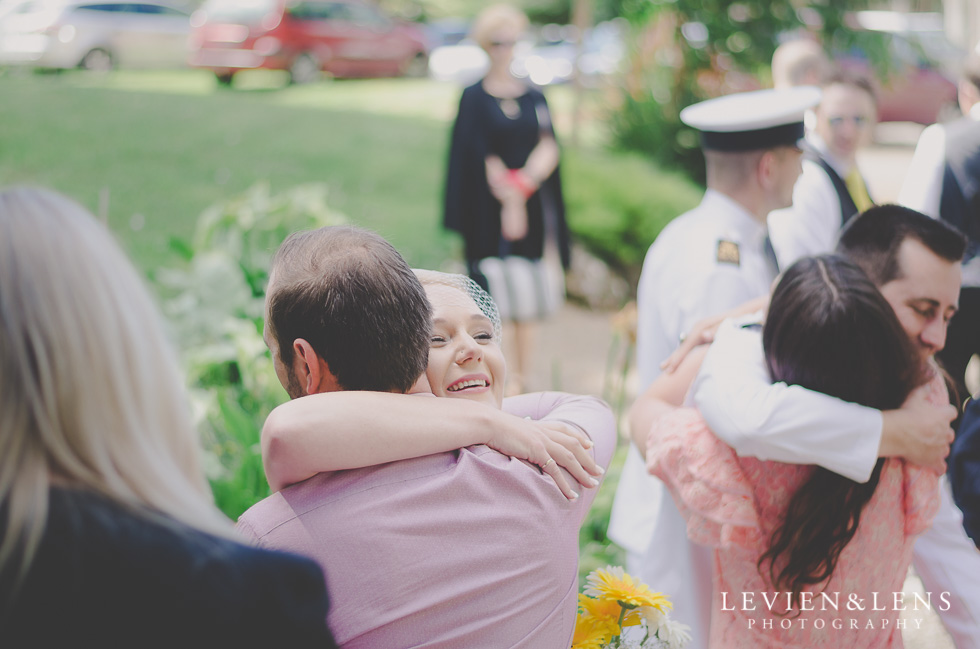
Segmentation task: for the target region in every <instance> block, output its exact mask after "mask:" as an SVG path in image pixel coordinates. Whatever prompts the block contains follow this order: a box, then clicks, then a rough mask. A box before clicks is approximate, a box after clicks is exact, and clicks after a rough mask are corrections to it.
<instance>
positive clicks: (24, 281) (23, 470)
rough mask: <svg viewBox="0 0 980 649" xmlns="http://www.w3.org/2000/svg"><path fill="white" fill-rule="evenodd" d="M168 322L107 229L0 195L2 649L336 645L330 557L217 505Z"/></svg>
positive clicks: (42, 201)
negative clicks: (241, 528) (230, 516)
mask: <svg viewBox="0 0 980 649" xmlns="http://www.w3.org/2000/svg"><path fill="white" fill-rule="evenodd" d="M182 386H183V382H182V380H181V377H180V375H179V373H178V369H177V364H176V362H175V356H174V354H173V352H172V350H171V348H170V345H169V344H168V341H167V339H166V337H165V335H164V332H163V328H162V324H161V321H160V318H159V314H158V312H157V310H156V309H155V307H154V305H153V303H152V300H151V298H150V296H149V294H148V292H147V291H146V289H145V288H144V286H143V285H142V282H141V280H140V278H139V276H138V275H137V273H136V271H135V270H134V269H133V267H132V265H131V264H130V263H129V261H128V260H127V259H126V258H125V256H124V255H123V253H122V252H121V251H120V249H119V248H118V246H117V245H116V243H115V242H114V241H113V239H112V237H111V235H110V234H109V233H108V231H107V230H106V229H105V228H104V227H103V226H102V225H101V224H99V223H98V222H97V221H96V220H95V219H94V218H92V216H91V215H90V214H89V213H88V212H87V211H86V210H85V209H83V208H82V207H81V206H79V205H77V204H76V203H74V202H72V201H70V200H68V199H66V198H65V197H63V196H61V195H59V194H56V193H54V192H51V191H47V190H43V189H31V188H16V189H9V190H6V191H3V192H0V638H3V644H4V646H11V647H20V646H38V647H41V646H45V647H47V646H73V645H87V644H91V643H92V642H98V644H99V646H101V647H116V646H127V647H128V646H148V645H150V646H158V645H159V646H186V645H187V644H188V643H192V644H198V645H201V646H206V645H215V646H236V645H237V646H260V645H261V646H269V643H271V642H276V643H277V644H283V645H288V646H292V647H297V646H302V647H306V646H318V647H333V646H336V645H335V643H334V641H333V638H332V637H331V634H330V632H329V630H328V629H327V628H326V625H325V622H324V620H325V618H326V613H327V599H326V592H325V586H324V579H323V575H322V573H321V571H320V570H319V569H318V567H317V566H316V565H315V564H313V563H312V562H309V561H307V560H305V559H301V558H299V557H296V556H294V555H290V554H285V553H274V552H270V551H265V550H259V549H256V548H252V547H250V546H247V545H244V544H242V543H241V542H238V541H236V540H235V539H236V535H235V532H234V530H233V528H232V526H231V523H230V521H228V520H227V519H226V518H225V517H224V516H223V515H222V514H221V513H220V512H219V511H218V509H217V508H216V507H215V506H214V504H213V503H212V499H211V493H210V490H209V487H208V483H207V481H206V480H205V477H204V474H203V471H202V468H201V464H200V460H199V457H198V454H199V449H198V446H197V439H196V436H195V433H194V430H193V428H192V426H191V422H190V416H189V412H188V404H187V401H186V395H185V393H184V391H183V387H182Z"/></svg>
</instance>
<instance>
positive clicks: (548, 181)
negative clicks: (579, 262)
mask: <svg viewBox="0 0 980 649" xmlns="http://www.w3.org/2000/svg"><path fill="white" fill-rule="evenodd" d="M526 28H527V18H526V17H525V16H524V14H522V13H521V12H520V11H518V10H517V9H514V8H513V7H511V6H509V5H494V6H491V7H488V8H486V9H484V10H483V12H481V14H480V15H479V16H478V17H477V19H476V22H475V23H474V26H473V31H472V36H473V38H474V40H476V42H477V43H478V44H479V45H480V46H481V47H483V49H484V50H486V52H487V55H488V56H489V60H490V67H489V70H488V71H487V74H486V76H485V77H484V78H483V79H482V80H481V81H479V82H478V83H476V84H474V85H472V86H470V87H468V88H466V89H465V90H464V91H463V95H462V98H461V99H460V102H459V113H458V115H457V118H456V123H455V126H454V127H453V135H452V146H451V149H450V154H449V167H448V174H447V181H446V202H445V213H444V225H445V227H447V228H449V229H452V230H456V231H458V232H459V233H460V234H461V235H462V236H463V240H464V245H465V255H466V262H467V267H468V272H469V274H470V276H471V277H472V278H473V279H474V280H475V281H476V282H477V283H479V284H480V285H482V286H483V287H484V288H486V289H487V290H489V292H490V294H491V295H492V296H493V298H494V300H495V301H496V302H497V305H498V307H499V308H500V311H501V317H502V318H503V320H504V321H505V322H507V323H509V328H510V333H511V335H510V336H505V338H509V339H511V340H513V341H514V343H513V345H514V347H513V352H514V353H513V356H512V358H513V360H514V365H515V367H512V368H511V371H510V374H511V377H512V378H511V391H512V392H520V391H523V389H524V387H525V386H524V385H523V380H524V379H525V378H526V376H527V374H528V372H529V370H530V356H531V348H532V327H531V325H532V323H533V322H534V321H535V320H539V319H541V318H543V317H545V316H547V315H549V314H550V313H552V312H553V311H555V310H556V309H557V308H558V307H559V306H560V304H561V301H562V300H563V299H564V281H563V274H562V269H563V268H567V267H568V262H569V237H568V227H567V225H566V223H565V207H564V203H563V201H562V194H561V181H560V179H559V172H558V158H559V152H558V144H557V143H556V141H555V133H554V128H553V126H552V123H551V115H550V113H549V111H548V104H547V102H546V101H545V98H544V95H543V94H542V93H541V91H540V90H538V89H537V88H533V87H531V86H529V85H528V84H527V82H525V81H524V80H521V79H518V78H517V77H515V76H514V75H513V74H512V72H511V63H512V61H513V55H514V46H515V44H516V43H517V40H518V39H519V38H520V36H521V35H522V34H523V32H524V30H525V29H526ZM551 260H554V263H553V264H549V263H547V262H549V261H551Z"/></svg>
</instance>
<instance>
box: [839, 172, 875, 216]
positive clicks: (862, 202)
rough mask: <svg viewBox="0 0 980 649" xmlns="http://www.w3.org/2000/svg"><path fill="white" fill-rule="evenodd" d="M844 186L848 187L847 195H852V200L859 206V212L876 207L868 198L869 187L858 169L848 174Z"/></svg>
mask: <svg viewBox="0 0 980 649" xmlns="http://www.w3.org/2000/svg"><path fill="white" fill-rule="evenodd" d="M844 184H845V185H847V193H848V194H850V195H851V200H853V201H854V204H855V205H856V206H857V208H858V212H863V211H864V210H866V209H868V208H869V207H871V206H872V205H874V201H872V200H871V197H870V196H868V187H867V185H865V184H864V178H862V177H861V173H860V172H859V171H858V169H857V167H854V168H853V169H851V173H849V174H847V178H845V179H844Z"/></svg>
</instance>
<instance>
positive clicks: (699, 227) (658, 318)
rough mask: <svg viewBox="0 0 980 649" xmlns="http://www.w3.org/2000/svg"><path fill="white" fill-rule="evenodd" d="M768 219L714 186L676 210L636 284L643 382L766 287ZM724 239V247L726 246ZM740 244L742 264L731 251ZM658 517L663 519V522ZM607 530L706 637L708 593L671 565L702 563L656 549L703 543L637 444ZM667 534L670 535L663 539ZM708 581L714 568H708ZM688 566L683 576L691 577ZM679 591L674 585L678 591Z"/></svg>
mask: <svg viewBox="0 0 980 649" xmlns="http://www.w3.org/2000/svg"><path fill="white" fill-rule="evenodd" d="M765 239H766V226H765V224H764V223H762V222H760V221H759V220H758V219H756V218H754V217H753V216H752V215H751V214H749V213H748V212H747V211H746V210H745V209H744V208H743V207H742V206H741V205H739V204H738V203H737V202H735V201H734V200H732V199H731V198H729V197H728V196H726V195H724V194H721V193H720V192H717V191H714V190H711V189H709V190H708V191H707V192H706V193H705V195H704V198H703V199H702V201H701V204H700V205H698V207H696V208H695V209H693V210H691V211H690V212H686V213H684V214H682V215H681V216H679V217H677V218H676V219H674V220H673V221H672V222H671V223H670V224H668V225H667V227H666V228H664V230H663V232H661V233H660V235H659V236H658V237H657V239H656V241H655V242H654V243H653V245H652V246H651V247H650V250H649V252H648V253H647V256H646V259H645V260H644V263H643V271H642V273H641V275H640V281H639V286H638V289H637V309H638V316H637V367H638V370H639V374H640V387H641V389H646V387H647V386H649V385H650V384H651V383H652V382H653V381H654V379H656V378H657V376H659V375H660V367H659V365H660V362H661V361H663V360H664V359H665V358H666V357H667V356H668V355H669V354H670V353H671V352H672V351H673V350H674V349H675V348H676V347H677V344H678V342H679V338H680V334H681V333H683V332H685V331H687V329H688V328H690V327H691V326H692V325H693V324H694V323H696V322H697V321H698V320H701V319H702V318H704V317H707V316H709V315H713V314H715V313H720V312H722V311H726V310H728V309H731V308H734V307H736V306H738V305H740V304H742V303H743V302H746V301H748V300H751V299H754V298H758V297H760V296H762V295H766V294H768V293H769V288H770V284H771V282H772V280H773V279H774V273H773V271H772V269H771V268H770V266H769V263H768V262H767V260H766V257H765V251H764V250H765ZM719 245H721V246H722V247H723V249H724V251H725V254H722V255H719ZM735 249H737V252H738V261H737V263H734V262H731V261H721V260H720V258H722V259H731V252H732V251H733V250H735ZM658 517H661V520H659V521H658ZM664 517H665V518H664ZM609 538H610V539H612V540H613V541H614V542H615V543H617V544H619V545H620V546H622V547H623V548H624V549H625V550H626V552H627V564H628V568H629V570H630V571H631V572H632V574H634V575H636V576H640V577H641V578H643V579H644V580H646V583H648V584H650V585H651V586H652V587H653V588H655V589H656V590H662V591H664V592H667V593H669V594H670V597H671V601H672V602H673V604H674V609H673V611H674V615H673V617H675V618H676V619H678V620H680V621H682V622H684V623H685V624H689V625H691V627H692V644H691V645H690V647H691V649H697V648H698V647H701V646H704V643H706V642H707V628H708V627H707V618H706V617H704V616H705V615H706V614H707V613H708V610H709V603H710V598H709V599H708V600H705V601H704V603H703V606H702V605H701V603H700V602H697V601H688V600H684V598H683V594H681V597H680V598H679V597H678V592H679V591H680V590H682V589H681V588H676V589H674V590H671V589H672V588H674V586H673V583H672V581H668V579H669V578H670V576H671V575H673V574H675V573H674V571H673V570H672V565H671V564H675V563H676V564H679V565H695V563H694V562H693V561H690V560H685V558H684V556H686V555H679V554H674V553H673V552H663V551H657V550H654V551H652V552H648V549H649V548H657V547H659V546H660V544H661V543H665V542H666V543H670V544H671V547H673V548H675V549H676V551H678V552H681V553H686V552H688V551H691V552H695V553H697V552H699V551H701V549H700V548H698V547H697V546H693V545H692V544H690V543H688V542H687V535H686V532H685V524H684V521H683V519H681V517H680V513H679V512H678V511H677V507H676V506H675V505H674V502H673V500H672V499H671V497H670V494H669V493H668V492H667V490H666V489H664V488H663V485H662V484H661V483H660V481H659V480H657V479H656V478H654V477H653V476H651V475H649V474H648V473H647V470H646V465H645V463H644V461H643V458H642V457H641V456H640V453H639V452H638V451H637V450H636V449H635V448H634V447H632V446H631V447H630V450H629V453H628V455H627V458H626V462H625V464H624V466H623V470H622V473H621V476H620V481H619V485H618V487H617V490H616V498H615V500H614V502H613V508H612V512H611V515H610V522H609ZM664 539H670V541H667V540H664ZM707 577H708V579H709V580H710V570H709V572H708V573H707ZM690 578H691V576H690V575H689V574H688V573H684V574H683V576H682V577H680V579H679V581H685V580H689V579H690ZM675 591H677V592H675Z"/></svg>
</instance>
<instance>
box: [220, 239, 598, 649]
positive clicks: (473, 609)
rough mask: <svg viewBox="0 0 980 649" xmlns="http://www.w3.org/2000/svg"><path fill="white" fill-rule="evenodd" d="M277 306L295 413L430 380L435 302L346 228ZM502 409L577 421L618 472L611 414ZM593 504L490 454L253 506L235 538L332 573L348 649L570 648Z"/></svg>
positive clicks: (323, 244)
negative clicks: (319, 398) (297, 404)
mask: <svg viewBox="0 0 980 649" xmlns="http://www.w3.org/2000/svg"><path fill="white" fill-rule="evenodd" d="M267 299H268V303H267V320H266V327H267V332H266V341H267V343H268V344H269V347H270V350H271V351H272V355H273V359H274V360H275V363H276V371H277V374H278V376H279V379H280V381H281V382H282V384H283V385H284V386H285V387H286V389H287V391H288V392H289V393H290V396H291V397H293V398H297V397H302V396H305V395H309V394H315V393H322V392H332V391H338V390H368V391H376V392H407V391H408V390H409V388H410V387H411V386H412V385H413V384H414V383H415V381H416V379H417V378H418V377H419V376H420V375H421V374H422V371H423V370H424V368H425V363H426V359H427V357H428V352H429V344H430V334H429V331H430V311H429V305H428V302H427V300H426V294H425V292H424V290H423V289H422V287H421V285H420V284H419V282H418V280H417V279H416V277H415V275H414V274H413V273H412V272H411V270H410V269H409V268H408V266H407V265H406V264H405V262H404V260H403V259H402V258H401V256H400V255H398V253H397V252H396V251H395V250H394V249H393V248H391V246H390V245H389V244H388V243H387V242H385V241H384V240H383V239H381V238H380V237H378V236H376V235H373V234H371V233H367V232H364V231H362V230H358V229H356V228H346V227H344V228H323V229H321V230H317V231H314V232H310V233H299V234H298V235H293V236H291V237H290V238H289V239H287V240H286V242H285V243H284V244H283V246H282V247H281V248H280V251H279V252H278V253H277V255H276V258H275V260H274V261H273V269H272V274H271V278H270V285H269V291H268V298H267ZM499 378H501V380H502V377H499ZM416 398H418V399H424V398H425V397H416ZM412 400H414V399H410V401H412ZM433 401H442V399H438V400H435V399H434V400H433ZM474 407H475V408H485V406H482V405H474ZM505 409H507V410H508V411H509V412H512V413H514V414H519V415H521V416H528V417H531V418H538V417H539V416H541V415H543V414H545V413H547V415H546V418H547V419H553V420H557V421H564V422H574V423H575V424H576V425H577V426H579V427H581V428H582V429H583V430H585V431H586V432H587V434H588V435H589V436H590V437H591V439H592V442H593V443H594V446H593V449H592V450H593V452H594V454H595V461H596V462H597V463H598V464H600V465H602V466H607V465H608V463H609V461H610V459H611V456H612V452H613V449H614V446H615V425H614V420H613V418H612V415H611V413H610V411H609V409H608V407H607V406H605V404H603V403H602V402H601V401H600V400H598V399H594V398H592V397H576V396H571V395H560V394H555V393H543V394H536V395H524V396H522V397H517V398H515V399H511V400H507V401H506V402H505ZM477 421H478V420H477V419H476V418H474V425H476V422H477ZM433 425H434V424H433ZM358 434H359V432H358V431H352V432H351V435H358ZM594 493H595V490H593V489H588V490H583V491H582V493H581V496H580V497H578V498H575V499H573V500H569V499H568V498H566V497H565V495H563V493H562V491H561V490H560V489H559V487H558V486H557V485H556V483H555V481H554V480H553V479H552V478H551V477H550V476H548V475H545V474H543V473H542V471H541V469H540V468H539V467H538V466H535V465H534V464H531V463H528V462H525V461H523V460H518V459H515V458H511V457H508V456H506V455H503V454H501V453H498V452H497V451H495V450H492V449H491V448H489V447H487V446H483V445H478V446H469V447H466V448H462V449H458V450H455V451H452V452H444V453H436V454H432V455H426V456H423V457H418V458H415V459H409V460H399V461H395V462H388V463H386V464H381V465H378V466H369V467H365V468H360V469H354V470H345V471H334V472H331V473H321V474H318V475H316V476H314V477H313V478H311V479H309V480H306V481H305V482H301V483H299V484H296V485H293V486H291V487H289V488H286V489H284V490H282V491H280V492H277V493H275V494H273V495H272V496H270V497H269V498H267V499H265V500H263V501H261V502H260V503H258V504H256V505H255V506H254V507H252V508H251V509H250V510H248V511H247V512H246V513H245V514H243V515H242V517H241V518H240V520H239V529H240V530H241V531H242V532H243V533H244V534H245V535H246V536H250V537H252V538H254V539H255V540H257V541H258V542H259V543H260V544H261V545H264V546H268V547H274V548H281V549H288V550H291V551H294V552H299V553H302V554H305V555H307V556H310V557H312V558H314V559H316V560H317V561H318V562H319V563H320V565H321V566H322V567H323V569H324V571H325V573H326V574H327V577H328V580H327V585H328V589H329V591H330V601H331V610H330V613H329V615H328V623H329V626H330V628H331V630H332V631H333V633H334V635H335V637H336V638H337V641H338V643H339V644H340V645H341V646H343V647H348V648H354V647H371V648H375V649H380V648H395V647H421V646H424V647H445V648H449V647H495V648H496V647H527V648H532V647H533V648H535V649H539V648H549V647H554V648H556V649H558V648H561V649H565V648H566V647H568V646H569V644H570V641H571V635H572V631H573V628H574V624H575V617H576V599H577V592H578V579H577V577H578V554H579V551H578V533H579V527H580V525H581V523H582V521H583V519H584V517H585V514H586V512H587V510H588V507H589V505H590V504H591V500H592V498H593V496H594Z"/></svg>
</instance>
